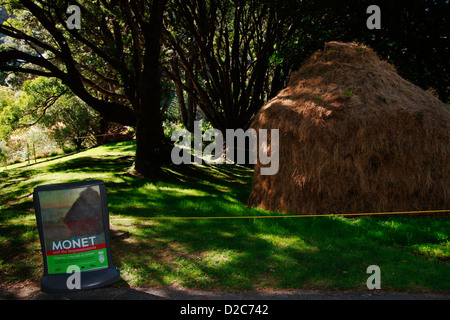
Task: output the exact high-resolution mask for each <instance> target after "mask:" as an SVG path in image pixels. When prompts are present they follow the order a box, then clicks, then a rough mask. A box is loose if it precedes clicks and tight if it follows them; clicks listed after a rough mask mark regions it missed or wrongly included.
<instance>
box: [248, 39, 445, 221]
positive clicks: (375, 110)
mask: <svg viewBox="0 0 450 320" xmlns="http://www.w3.org/2000/svg"><path fill="white" fill-rule="evenodd" d="M449 121H450V111H449V106H448V105H446V104H444V103H443V102H441V101H440V100H438V99H437V98H435V97H434V96H433V95H431V94H429V93H427V92H425V91H423V90H422V89H420V88H419V87H417V86H415V85H413V84H412V83H410V82H408V81H406V80H405V79H403V78H401V77H400V76H399V75H398V74H397V73H396V70H395V68H394V67H393V66H391V65H390V64H388V63H386V62H383V61H381V60H380V59H379V58H378V57H377V55H376V54H375V53H374V52H373V51H372V50H371V49H370V48H367V47H365V46H361V45H358V44H355V43H338V42H330V43H327V44H326V45H325V50H324V51H323V52H318V53H316V54H315V55H314V56H313V57H312V58H311V59H310V60H308V61H307V62H306V63H305V64H304V65H303V67H301V68H300V70H299V71H298V72H296V73H294V74H292V76H291V78H290V81H289V84H288V86H287V88H286V89H284V90H282V91H281V92H280V93H279V94H278V96H277V97H275V98H274V99H272V100H271V101H269V102H268V104H267V105H266V106H264V107H263V108H262V109H261V110H260V112H259V113H258V114H257V115H256V117H255V119H254V121H253V123H252V126H251V127H252V128H254V129H256V130H258V129H269V130H270V129H279V130H280V132H279V134H280V145H279V150H280V152H279V154H280V158H279V161H280V168H279V171H278V173H277V174H276V175H273V176H262V175H260V174H259V170H260V167H261V165H260V164H259V163H257V164H256V165H255V176H254V180H253V187H252V192H251V195H250V198H249V201H248V203H249V205H251V206H259V207H263V208H266V209H268V210H273V211H281V212H294V213H299V214H319V213H362V212H364V213H365V212H386V211H409V210H433V209H450V205H449V204H450V199H449V195H450V152H449V149H450V144H449V142H450V130H449V129H450V128H449V124H450V122H449ZM269 132H270V131H269Z"/></svg>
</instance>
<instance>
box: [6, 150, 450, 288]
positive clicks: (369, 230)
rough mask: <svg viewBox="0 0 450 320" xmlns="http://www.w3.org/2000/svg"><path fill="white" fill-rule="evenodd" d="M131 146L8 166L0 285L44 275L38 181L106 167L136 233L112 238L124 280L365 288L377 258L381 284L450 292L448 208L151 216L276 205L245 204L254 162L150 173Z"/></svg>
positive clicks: (126, 224)
mask: <svg viewBox="0 0 450 320" xmlns="http://www.w3.org/2000/svg"><path fill="white" fill-rule="evenodd" d="M134 150H135V149H134V145H133V143H132V142H128V143H127V142H125V143H118V144H112V145H105V146H102V147H99V148H95V149H91V150H89V151H86V152H82V153H79V154H76V155H72V156H69V157H66V158H62V159H57V160H54V161H49V162H45V163H41V164H39V163H38V164H36V165H34V166H30V167H26V168H20V169H15V170H9V171H5V172H0V224H3V225H2V226H0V285H1V284H5V285H9V284H17V283H26V282H29V283H30V282H31V283H34V284H35V285H38V284H39V280H40V277H41V276H42V272H43V269H42V268H43V267H42V257H41V253H40V244H39V236H38V233H37V228H36V226H35V221H34V208H33V203H32V196H31V193H32V191H33V188H34V187H35V186H37V185H41V184H50V183H60V182H72V181H81V180H86V179H100V180H103V181H105V183H106V187H107V191H108V205H109V212H110V216H111V219H110V220H111V227H112V229H116V230H124V231H128V232H129V233H130V237H128V238H126V239H115V240H113V242H112V252H113V261H114V263H115V265H116V266H117V268H118V269H119V271H120V273H121V276H122V278H123V282H122V284H125V283H127V284H128V285H131V286H164V285H178V286H183V287H190V288H202V289H217V290H253V289H281V288H304V289H327V290H341V291H342V290H362V291H364V290H367V288H366V280H367V278H368V277H369V276H370V275H369V274H366V269H367V267H368V266H369V265H373V264H375V265H378V266H380V268H381V281H382V284H381V288H382V290H383V291H409V292H444V293H449V292H450V282H449V277H448V276H449V271H450V268H449V260H450V250H449V239H450V236H449V233H450V221H449V220H448V219H446V218H443V217H441V218H439V217H438V216H435V217H433V218H424V217H402V216H392V217H389V216H382V217H359V218H356V219H355V218H354V219H348V218H343V217H317V218H316V217H308V218H276V219H273V218H270V219H199V220H182V219H176V220H172V219H167V220H151V219H143V218H146V217H194V216H195V217H225V216H226V217H236V216H237V217H239V216H252V215H253V216H264V215H277V213H270V212H266V211H264V210H261V209H255V208H248V207H247V206H246V204H245V203H246V200H247V198H248V195H249V193H250V188H251V180H252V175H253V172H252V170H251V169H248V168H245V167H241V166H231V165H222V166H214V167H211V166H197V165H189V166H169V167H166V168H164V171H165V173H166V177H165V178H164V179H163V180H161V181H159V182H152V181H150V180H146V179H141V178H137V177H134V176H132V175H130V174H129V173H128V169H129V168H130V167H131V165H132V162H133V155H134ZM7 223H16V224H7Z"/></svg>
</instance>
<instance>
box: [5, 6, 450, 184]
mask: <svg viewBox="0 0 450 320" xmlns="http://www.w3.org/2000/svg"><path fill="white" fill-rule="evenodd" d="M371 4H376V5H378V6H379V7H380V8H381V29H380V30H369V29H368V28H367V27H366V19H367V18H368V14H367V13H366V9H367V7H368V6H369V5H371ZM2 5H3V6H4V9H6V11H7V13H8V19H7V20H6V21H2V23H1V25H0V34H3V35H4V36H5V37H3V38H2V39H3V40H4V43H3V44H2V48H1V50H0V70H1V71H2V72H3V73H5V72H6V73H14V74H22V75H25V76H22V78H17V79H10V80H11V81H12V80H15V81H16V82H17V83H18V84H22V83H24V81H25V80H30V79H33V78H35V77H44V78H50V79H58V81H59V83H60V85H61V88H62V89H61V90H69V91H70V92H71V94H73V95H75V96H76V97H78V99H80V100H81V101H83V102H84V103H85V104H86V105H88V106H89V107H90V108H92V109H93V110H95V111H96V112H97V113H98V114H99V115H100V117H102V118H103V119H104V120H106V121H111V122H117V123H120V124H123V125H127V126H134V127H136V135H137V151H136V159H135V169H136V171H137V172H139V173H140V174H142V175H144V176H148V177H155V176H157V175H158V174H159V172H160V170H159V168H160V166H161V164H163V163H164V161H166V160H167V156H168V150H167V147H166V145H165V139H164V134H163V126H162V121H163V113H164V112H165V110H166V109H167V107H168V101H169V99H170V98H171V97H173V96H176V97H177V101H178V105H179V109H180V116H181V120H182V122H183V123H184V124H185V126H186V127H187V128H188V129H189V130H192V128H193V121H194V119H195V116H196V111H197V110H201V111H202V113H203V114H204V115H205V116H206V118H207V119H208V120H209V121H210V123H211V124H212V125H213V127H215V128H217V129H219V130H225V129H227V128H234V129H236V128H244V129H245V128H247V127H248V126H249V124H250V122H251V121H252V119H253V116H254V115H255V114H256V112H257V111H258V109H259V108H260V107H262V106H263V105H264V104H265V102H267V101H268V100H269V99H270V98H271V97H273V96H275V95H276V93H277V92H278V91H279V90H281V89H282V88H283V87H284V85H285V83H286V81H287V79H288V77H289V74H290V73H291V72H292V71H293V70H296V69H298V68H299V67H300V65H301V64H302V63H303V62H304V61H305V59H307V58H308V57H309V56H310V55H311V54H312V53H313V52H315V51H317V50H319V49H321V48H323V43H324V42H327V41H332V40H336V41H346V42H349V41H357V42H363V43H366V44H367V45H369V46H370V47H372V48H373V49H374V50H375V51H376V52H378V53H379V54H380V55H381V56H382V57H383V58H384V59H388V60H389V61H390V62H391V63H393V64H394V65H395V66H396V67H397V68H398V71H399V73H400V74H401V75H402V76H403V77H405V78H406V79H407V80H409V81H411V82H413V83H415V84H416V85H419V86H421V87H422V88H423V89H431V90H433V91H434V92H435V93H436V95H438V96H439V97H440V99H441V100H443V101H444V102H448V97H449V90H450V84H449V81H450V80H449V79H450V77H449V59H448V56H449V52H448V50H449V46H448V27H447V26H448V17H449V16H450V15H449V13H450V4H449V1H448V0H423V1H415V2H411V3H399V2H392V1H384V0H383V1H376V3H372V2H369V1H356V0H350V1H346V2H336V1H331V0H319V1H314V2H312V1H299V0H272V1H269V0H259V1H256V0H202V1H200V0H183V1H182V0H94V1H84V0H78V1H68V0H45V1H44V0H38V1H30V0H7V1H3V2H2ZM69 5H76V6H78V7H79V8H80V10H81V11H80V12H81V13H80V14H81V28H72V27H70V26H69V25H68V23H67V20H68V19H69V18H70V17H71V14H72V13H71V12H68V11H67V8H68V7H69ZM2 14H3V16H4V15H5V11H2ZM2 20H4V17H3V18H2ZM3 79H4V77H2V80H3ZM162 80H163V81H164V82H163V85H162ZM55 88H57V87H55ZM171 88H173V90H174V94H171V93H170V90H172V89H171ZM163 91H164V98H163V97H162V92H163ZM46 94H47V99H50V98H51V97H55V93H54V92H53V93H52V92H47V93H46ZM185 98H187V100H185ZM45 101H46V100H45V99H44V102H45ZM49 101H51V100H49Z"/></svg>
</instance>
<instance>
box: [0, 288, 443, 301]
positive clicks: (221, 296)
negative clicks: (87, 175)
mask: <svg viewBox="0 0 450 320" xmlns="http://www.w3.org/2000/svg"><path fill="white" fill-rule="evenodd" d="M9 299H14V300H243V301H245V300H450V295H444V294H410V293H392V292H388V293H386V292H383V291H374V292H331V291H330V292H324V291H314V290H271V291H246V292H218V291H206V290H205V291H203V290H190V289H183V288H177V287H162V288H131V287H126V286H120V287H114V286H112V287H106V288H99V289H94V290H85V291H78V292H69V293H62V294H47V293H44V292H42V291H40V289H39V288H38V287H35V286H19V287H13V288H0V300H9Z"/></svg>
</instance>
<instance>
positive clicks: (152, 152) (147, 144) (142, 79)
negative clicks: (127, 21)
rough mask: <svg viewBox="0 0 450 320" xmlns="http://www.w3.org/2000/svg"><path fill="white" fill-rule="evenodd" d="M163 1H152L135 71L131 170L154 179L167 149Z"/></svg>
mask: <svg viewBox="0 0 450 320" xmlns="http://www.w3.org/2000/svg"><path fill="white" fill-rule="evenodd" d="M165 4H166V1H165V0H160V1H158V0H154V1H153V5H152V9H151V13H150V23H149V24H148V25H146V26H145V29H144V38H145V45H144V46H145V55H144V57H143V69H142V72H139V73H138V79H137V80H138V81H137V83H138V87H137V101H136V103H137V105H136V106H134V110H135V111H136V113H137V124H136V157H135V163H134V169H135V170H136V171H137V172H138V173H139V174H141V175H143V176H144V177H147V178H158V177H159V176H160V174H161V172H162V170H161V165H162V164H164V163H165V161H166V159H167V155H168V154H169V152H168V151H169V150H168V148H166V147H165V143H164V130H163V126H162V119H161V110H160V109H161V108H160V104H161V72H160V63H159V55H160V49H161V32H162V27H163V24H162V19H163V13H164V7H165Z"/></svg>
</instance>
